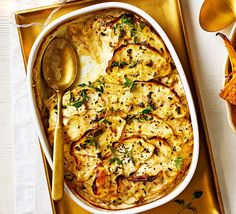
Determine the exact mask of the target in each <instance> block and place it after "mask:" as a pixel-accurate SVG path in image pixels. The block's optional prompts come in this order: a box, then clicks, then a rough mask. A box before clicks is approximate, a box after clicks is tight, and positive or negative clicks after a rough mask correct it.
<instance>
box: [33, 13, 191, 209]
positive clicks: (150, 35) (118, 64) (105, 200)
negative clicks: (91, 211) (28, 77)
mask: <svg viewBox="0 0 236 214" xmlns="http://www.w3.org/2000/svg"><path fill="white" fill-rule="evenodd" d="M53 37H63V38H66V39H67V40H68V41H69V42H70V43H71V45H72V46H73V47H74V49H75V50H76V53H77V57H78V62H79V73H81V75H80V77H79V78H78V82H79V83H78V84H77V85H74V86H73V87H72V88H71V90H69V91H67V92H66V93H65V94H64V96H63V106H62V108H63V126H64V127H63V129H64V138H65V144H64V158H65V162H64V166H65V181H66V183H67V184H68V186H69V187H70V189H71V190H72V191H73V192H74V193H75V194H78V195H79V196H80V197H82V198H83V199H84V200H86V201H87V202H89V203H91V204H93V205H95V206H97V207H100V208H105V209H124V208H130V207H134V206H139V205H142V204H145V203H148V202H151V201H153V200H156V199H159V198H161V197H163V196H165V195H167V194H168V193H169V192H171V191H173V190H174V189H175V188H176V187H177V186H178V184H180V183H181V181H182V180H183V179H184V178H185V176H186V174H187V172H188V169H189V167H190V164H191V160H192V152H193V130H192V125H191V120H190V114H189V109H188V105H187V100H186V97H185V93H184V90H183V87H182V84H181V81H180V77H179V75H178V71H177V70H176V67H175V64H174V62H173V60H172V58H171V56H170V54H169V52H168V50H167V48H166V46H165V44H164V43H163V41H162V39H161V38H160V36H159V35H158V34H157V32H155V30H154V29H153V28H152V26H150V25H149V24H148V23H147V22H146V21H145V20H143V19H142V18H140V17H139V16H137V15H135V14H132V13H129V12H127V11H124V10H120V9H110V10H103V11H100V12H95V13H89V14H87V15H83V16H81V17H78V18H76V19H73V20H70V21H68V22H66V23H64V24H62V25H61V26H59V27H58V28H57V29H56V30H54V32H52V33H51V34H50V35H47V37H46V38H45V41H44V43H43V44H42V45H41V50H40V52H39V54H38V58H37V60H36V63H35V66H34V70H33V72H34V82H35V84H34V90H35V94H36V97H37V102H38V109H39V112H40V114H41V116H42V119H43V121H44V126H45V130H46V132H47V136H48V140H49V142H50V144H51V145H52V146H53V138H54V136H53V135H54V128H55V125H56V119H57V100H56V96H55V94H53V92H52V91H51V90H50V89H49V88H47V86H46V84H45V82H44V80H43V78H42V74H41V59H42V55H43V51H44V50H45V47H46V46H47V44H48V42H49V41H50V40H51V39H52V38H53Z"/></svg>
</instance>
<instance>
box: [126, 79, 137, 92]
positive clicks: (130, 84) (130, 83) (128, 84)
mask: <svg viewBox="0 0 236 214" xmlns="http://www.w3.org/2000/svg"><path fill="white" fill-rule="evenodd" d="M135 86H136V83H135V82H134V81H132V80H130V79H128V78H127V77H125V82H124V87H125V88H130V91H133V90H134V88H135Z"/></svg>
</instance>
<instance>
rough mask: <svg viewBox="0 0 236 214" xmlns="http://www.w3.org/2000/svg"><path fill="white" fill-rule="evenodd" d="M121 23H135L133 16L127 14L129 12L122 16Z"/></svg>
mask: <svg viewBox="0 0 236 214" xmlns="http://www.w3.org/2000/svg"><path fill="white" fill-rule="evenodd" d="M121 23H122V24H127V25H133V24H134V19H133V16H127V14H123V15H122V17H121Z"/></svg>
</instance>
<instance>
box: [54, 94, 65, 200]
mask: <svg viewBox="0 0 236 214" xmlns="http://www.w3.org/2000/svg"><path fill="white" fill-rule="evenodd" d="M57 100H58V101H57V124H56V127H55V132H54V146H53V177H52V198H53V200H55V201H57V200H60V199H61V198H62V197H63V190H64V188H63V187H64V136H63V128H62V111H61V106H62V93H61V92H57Z"/></svg>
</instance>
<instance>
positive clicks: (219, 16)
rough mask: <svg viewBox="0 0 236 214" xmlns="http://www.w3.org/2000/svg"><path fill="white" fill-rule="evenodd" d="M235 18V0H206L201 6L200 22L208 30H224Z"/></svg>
mask: <svg viewBox="0 0 236 214" xmlns="http://www.w3.org/2000/svg"><path fill="white" fill-rule="evenodd" d="M235 20H236V1H235V0H205V1H204V3H203V5H202V7H201V11H200V16H199V22H200V25H201V27H202V28H203V29H204V30H206V31H210V32H214V31H219V30H222V29H223V28H225V27H226V26H228V25H230V24H231V23H233V22H234V21H235Z"/></svg>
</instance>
